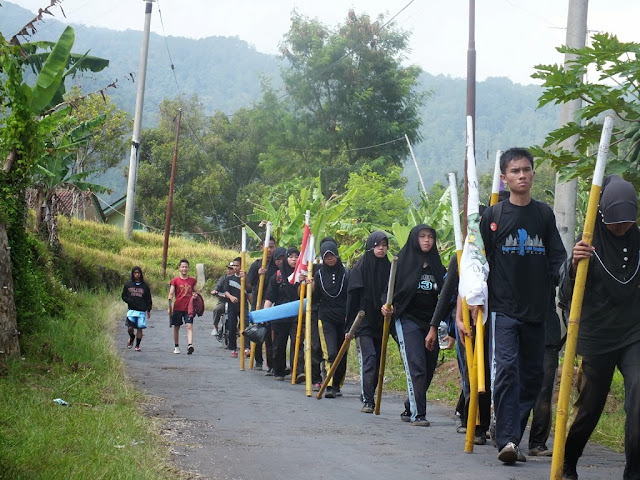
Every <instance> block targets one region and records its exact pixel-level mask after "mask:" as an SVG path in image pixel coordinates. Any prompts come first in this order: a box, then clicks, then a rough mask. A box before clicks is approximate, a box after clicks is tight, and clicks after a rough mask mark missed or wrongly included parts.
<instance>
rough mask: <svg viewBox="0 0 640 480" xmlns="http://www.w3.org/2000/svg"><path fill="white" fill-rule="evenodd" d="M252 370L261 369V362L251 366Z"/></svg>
mask: <svg viewBox="0 0 640 480" xmlns="http://www.w3.org/2000/svg"><path fill="white" fill-rule="evenodd" d="M253 369H254V370H262V364H261V363H256V364H255V365H254V367H253Z"/></svg>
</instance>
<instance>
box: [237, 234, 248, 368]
mask: <svg viewBox="0 0 640 480" xmlns="http://www.w3.org/2000/svg"><path fill="white" fill-rule="evenodd" d="M240 259H241V260H240V265H241V266H240V270H242V271H243V272H246V268H247V230H246V229H245V227H242V250H241V251H240ZM246 285H247V279H246V278H245V276H244V275H243V276H242V277H241V278H240V355H238V356H239V357H240V370H241V371H243V372H244V359H245V357H244V345H245V343H244V335H243V334H242V332H244V327H245V325H244V323H245V322H244V318H245V315H246V311H245V310H246V308H245V306H246V302H247V299H246V293H245V287H246Z"/></svg>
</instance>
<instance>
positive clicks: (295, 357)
mask: <svg viewBox="0 0 640 480" xmlns="http://www.w3.org/2000/svg"><path fill="white" fill-rule="evenodd" d="M285 261H286V260H285ZM311 272H312V273H313V270H312V271H311ZM305 288H306V285H305V284H304V283H303V284H302V285H300V308H299V309H298V326H297V328H296V347H295V351H294V352H293V370H292V371H293V372H297V371H298V352H299V351H300V337H301V336H302V315H303V313H305V310H304V308H303V307H304V297H305ZM305 321H306V317H305ZM295 384H296V374H295V373H292V374H291V385H295Z"/></svg>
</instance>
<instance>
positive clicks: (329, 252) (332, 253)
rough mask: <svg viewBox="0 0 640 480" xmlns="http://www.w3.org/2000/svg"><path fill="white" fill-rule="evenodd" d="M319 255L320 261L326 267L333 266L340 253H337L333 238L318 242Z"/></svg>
mask: <svg viewBox="0 0 640 480" xmlns="http://www.w3.org/2000/svg"><path fill="white" fill-rule="evenodd" d="M320 256H321V257H322V263H323V264H325V265H326V266H327V267H335V265H336V264H337V263H338V261H339V260H340V254H339V253H338V245H336V243H335V242H334V241H333V239H330V240H325V241H324V242H322V243H321V244H320Z"/></svg>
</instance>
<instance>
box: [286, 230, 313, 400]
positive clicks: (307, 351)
mask: <svg viewBox="0 0 640 480" xmlns="http://www.w3.org/2000/svg"><path fill="white" fill-rule="evenodd" d="M307 248H308V249H309V252H311V255H310V256H309V258H310V260H309V263H307V272H308V275H312V274H313V259H314V257H315V246H314V244H313V235H309V243H308V244H307ZM312 294H313V288H307V316H306V321H305V322H304V375H305V386H306V394H307V397H310V396H311V395H313V384H312V383H311V297H312V296H313V295H312ZM291 375H295V372H291Z"/></svg>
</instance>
